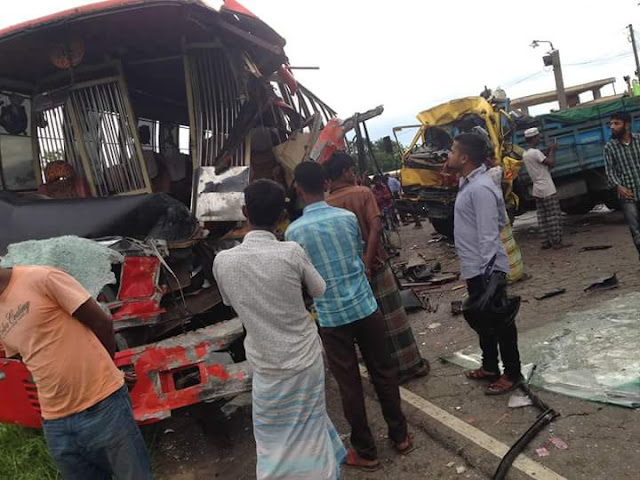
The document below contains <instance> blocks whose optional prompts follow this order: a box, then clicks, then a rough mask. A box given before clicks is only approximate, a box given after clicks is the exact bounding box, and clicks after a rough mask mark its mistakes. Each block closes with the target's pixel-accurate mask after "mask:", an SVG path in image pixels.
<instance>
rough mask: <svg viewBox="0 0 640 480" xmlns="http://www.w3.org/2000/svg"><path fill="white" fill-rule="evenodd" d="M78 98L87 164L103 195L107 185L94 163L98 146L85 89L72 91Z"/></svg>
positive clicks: (105, 192)
mask: <svg viewBox="0 0 640 480" xmlns="http://www.w3.org/2000/svg"><path fill="white" fill-rule="evenodd" d="M73 93H74V94H75V95H76V96H77V99H78V105H79V111H80V112H81V113H82V116H81V117H80V119H81V121H82V123H83V126H84V130H85V135H84V143H85V145H86V146H87V147H88V150H87V155H88V157H87V158H88V161H89V166H90V168H91V170H92V172H93V174H94V175H95V178H96V181H97V183H96V184H97V186H98V187H99V188H100V196H105V195H107V194H108V185H107V182H106V178H105V176H104V172H103V171H102V170H98V165H97V164H96V161H95V159H96V157H97V156H99V151H98V146H97V135H96V134H97V132H96V131H94V129H93V125H92V124H91V111H90V106H89V100H88V96H87V92H86V90H76V91H74V92H73Z"/></svg>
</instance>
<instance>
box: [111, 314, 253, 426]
mask: <svg viewBox="0 0 640 480" xmlns="http://www.w3.org/2000/svg"><path fill="white" fill-rule="evenodd" d="M243 334H244V330H243V327H242V323H241V322H240V320H239V319H237V318H236V319H233V320H229V321H226V322H222V323H218V324H216V325H213V326H210V327H205V328H201V329H199V330H195V331H193V332H189V333H185V334H183V335H179V336H176V337H171V338H168V339H166V340H163V341H160V342H157V343H154V344H150V345H145V346H142V347H136V348H132V349H130V350H126V351H124V352H119V353H117V354H116V359H115V362H116V365H118V367H120V368H126V367H133V368H134V370H135V371H136V373H137V377H138V382H137V383H136V385H135V387H134V389H133V390H132V391H131V400H132V402H133V409H134V415H135V418H136V420H137V421H138V422H141V423H151V422H155V421H158V420H162V419H164V418H167V417H169V416H171V411H172V410H175V409H177V408H182V407H186V406H188V405H193V404H195V403H199V402H203V401H211V400H215V399H217V398H225V397H229V396H234V395H236V394H238V393H241V392H247V391H250V390H251V379H252V372H251V368H250V367H249V364H248V363H247V362H246V361H245V362H240V363H230V361H229V354H228V353H227V352H223V350H225V349H227V348H229V346H230V345H231V344H232V343H233V342H235V341H236V340H239V339H240V338H241V337H242V335H243Z"/></svg>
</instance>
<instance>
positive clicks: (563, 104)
mask: <svg viewBox="0 0 640 480" xmlns="http://www.w3.org/2000/svg"><path fill="white" fill-rule="evenodd" d="M541 43H548V44H549V46H550V47H551V51H550V52H549V53H547V54H546V55H545V56H544V57H542V61H543V62H544V66H545V67H553V75H554V77H555V79H556V97H557V98H558V103H559V104H560V110H566V109H567V108H568V106H569V105H568V103H567V93H566V91H565V89H564V78H563V77H562V65H561V63H560V50H556V49H555V48H553V43H551V42H550V41H549V40H534V41H533V42H531V47H533V48H536V47H538V46H539V45H540V44H541Z"/></svg>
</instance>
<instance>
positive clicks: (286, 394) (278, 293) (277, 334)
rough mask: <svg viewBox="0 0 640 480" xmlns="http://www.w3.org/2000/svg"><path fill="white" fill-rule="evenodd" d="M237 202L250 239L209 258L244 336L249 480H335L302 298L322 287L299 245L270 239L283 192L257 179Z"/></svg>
mask: <svg viewBox="0 0 640 480" xmlns="http://www.w3.org/2000/svg"><path fill="white" fill-rule="evenodd" d="M244 195H245V206H244V207H243V213H244V215H245V217H247V218H248V220H249V228H250V232H249V233H248V234H247V235H246V236H245V238H244V241H243V242H242V244H241V245H238V246H237V247H234V248H232V249H229V250H225V251H223V252H220V253H219V254H218V255H217V256H216V258H215V261H214V264H213V274H214V276H215V278H216V282H217V284H218V288H219V289H220V294H221V295H222V299H223V301H224V303H225V304H226V305H229V306H231V307H233V309H234V310H235V311H236V313H237V314H238V317H239V318H240V320H241V321H242V323H243V325H244V327H245V329H246V330H247V337H246V339H245V342H244V345H245V350H246V352H247V360H248V361H249V363H250V364H251V366H252V367H253V392H252V395H253V430H254V435H255V440H256V450H257V457H258V462H257V468H256V477H257V478H258V480H260V479H266V478H318V479H322V480H335V479H337V478H339V477H340V468H341V464H342V462H343V460H344V458H345V457H346V454H347V451H346V449H345V448H344V445H343V444H342V441H341V440H340V437H339V435H338V433H337V432H336V430H335V428H334V427H333V424H332V423H331V420H330V419H329V417H328V416H327V411H326V405H325V387H324V372H325V370H324V361H323V359H322V345H321V342H320V336H319V335H318V329H317V327H316V325H315V322H314V321H313V318H312V317H311V314H310V313H309V312H308V311H307V309H306V308H305V304H304V299H303V290H305V291H306V292H307V293H308V294H309V295H310V296H311V297H313V298H320V297H322V296H324V294H325V289H326V284H325V281H324V280H323V278H322V277H321V276H320V274H319V273H318V271H317V270H316V269H315V268H314V267H313V265H312V264H311V261H310V260H309V257H307V254H306V253H305V251H304V250H303V249H302V247H301V246H300V245H298V244H297V243H295V242H279V241H278V240H277V239H276V236H275V235H274V233H273V232H274V231H275V229H276V225H277V224H278V223H280V221H281V220H282V217H283V213H284V206H285V193H284V189H283V188H282V187H281V186H280V185H278V184H277V183H275V182H272V181H271V180H258V181H256V182H254V183H252V184H251V185H249V186H248V187H247V188H246V189H245V192H244Z"/></svg>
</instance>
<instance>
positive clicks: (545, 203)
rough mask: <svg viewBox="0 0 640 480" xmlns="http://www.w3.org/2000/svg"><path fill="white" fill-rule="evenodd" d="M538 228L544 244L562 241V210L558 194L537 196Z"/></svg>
mask: <svg viewBox="0 0 640 480" xmlns="http://www.w3.org/2000/svg"><path fill="white" fill-rule="evenodd" d="M536 210H537V212H536V213H537V215H538V228H539V230H540V240H541V241H542V245H543V246H551V245H558V244H560V243H562V212H561V210H560V201H559V200H558V194H554V195H551V196H549V197H545V198H536Z"/></svg>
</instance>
